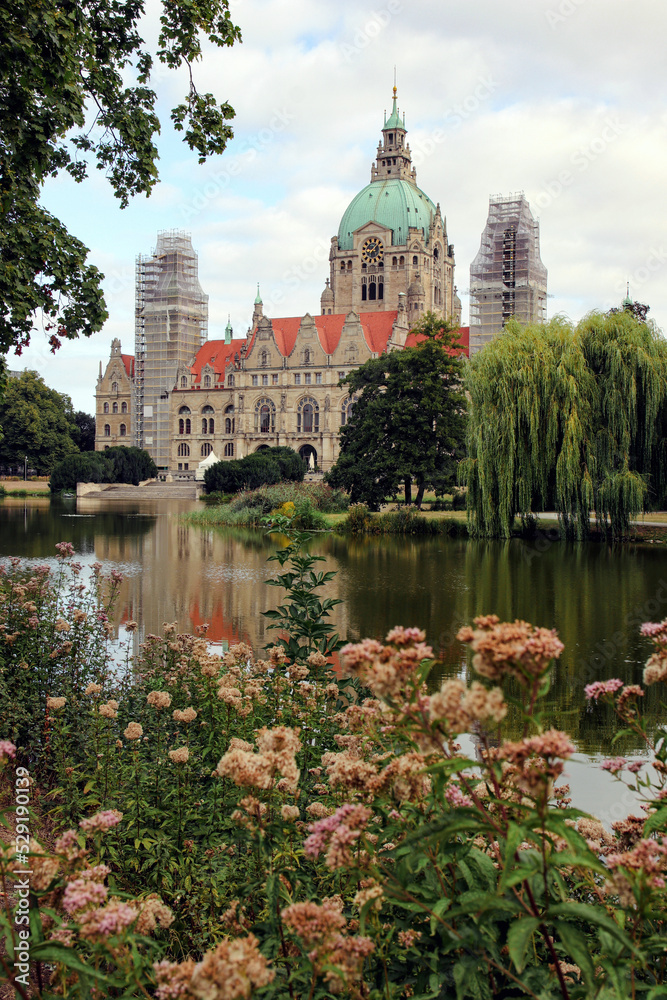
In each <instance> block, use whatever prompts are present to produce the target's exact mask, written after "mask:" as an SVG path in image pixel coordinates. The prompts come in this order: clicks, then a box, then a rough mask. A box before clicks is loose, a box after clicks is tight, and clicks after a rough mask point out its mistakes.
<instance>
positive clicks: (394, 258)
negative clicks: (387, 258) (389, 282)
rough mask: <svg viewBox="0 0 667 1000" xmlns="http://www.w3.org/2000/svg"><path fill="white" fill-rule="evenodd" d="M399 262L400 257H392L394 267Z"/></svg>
mask: <svg viewBox="0 0 667 1000" xmlns="http://www.w3.org/2000/svg"><path fill="white" fill-rule="evenodd" d="M397 264H398V257H392V258H391V265H392V267H396V265H397Z"/></svg>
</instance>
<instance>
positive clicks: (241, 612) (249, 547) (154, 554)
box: [77, 499, 348, 650]
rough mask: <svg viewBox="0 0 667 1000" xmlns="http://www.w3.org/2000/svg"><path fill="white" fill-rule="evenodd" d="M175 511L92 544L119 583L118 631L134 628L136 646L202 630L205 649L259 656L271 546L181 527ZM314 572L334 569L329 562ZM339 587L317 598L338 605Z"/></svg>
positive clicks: (271, 594) (272, 601)
mask: <svg viewBox="0 0 667 1000" xmlns="http://www.w3.org/2000/svg"><path fill="white" fill-rule="evenodd" d="M184 506H187V505H184ZM176 508H177V505H175V504H173V505H172V504H171V503H170V505H169V512H168V513H167V512H164V513H162V512H161V513H159V514H158V516H157V517H155V518H154V521H153V526H152V529H151V530H150V531H149V532H147V533H145V534H141V535H138V534H133V535H111V536H110V535H108V534H100V535H98V536H96V538H95V555H96V558H97V559H99V560H100V561H104V562H111V563H113V564H115V565H116V566H117V567H118V568H119V569H120V570H121V572H122V573H123V577H124V578H123V582H122V584H121V586H120V597H119V601H118V605H117V608H116V616H115V620H116V624H117V626H122V625H123V623H124V622H127V621H130V620H135V621H137V622H139V623H140V630H139V632H138V633H136V636H137V640H136V641H137V643H138V642H140V641H143V638H144V636H145V635H147V634H149V633H153V634H160V633H161V632H162V625H163V623H164V622H177V625H178V630H179V631H181V632H194V630H195V628H196V627H197V626H199V625H202V624H204V623H208V625H209V631H208V637H209V639H211V640H212V641H214V642H225V641H227V642H230V643H233V642H238V641H240V640H243V641H244V642H248V643H249V644H250V645H251V646H252V647H253V649H255V650H260V649H261V648H262V647H263V646H265V645H267V644H268V643H270V642H271V640H272V637H273V635H274V633H273V632H272V631H270V630H268V628H267V626H268V624H269V622H268V620H267V619H265V618H264V617H263V616H262V612H263V611H266V610H268V609H269V608H274V607H275V606H276V604H277V603H278V602H279V601H280V599H281V598H282V593H283V592H281V591H280V590H278V589H277V588H275V587H269V586H267V584H266V579H267V577H270V576H273V575H274V574H275V572H276V570H275V569H274V566H273V564H272V563H267V561H266V559H267V556H268V555H269V554H270V552H271V544H270V543H269V542H268V541H267V540H265V539H264V537H263V536H262V535H260V534H258V533H256V532H255V533H252V532H247V533H242V532H239V531H238V530H234V531H232V530H229V531H226V530H224V529H206V528H201V527H199V526H194V525H189V524H186V523H183V522H182V521H180V520H179V518H178V510H177V509H176ZM77 509H78V510H79V511H81V512H87V511H90V512H93V511H100V510H103V509H105V508H104V501H100V500H95V499H93V500H86V499H84V500H80V501H79V504H78V507H77ZM320 565H321V566H322V568H323V569H336V568H337V563H336V560H335V559H334V558H332V557H331V556H327V559H326V563H325V564H320ZM342 587H343V581H342V579H341V578H340V577H335V578H334V580H332V581H331V582H330V583H329V584H327V585H326V586H325V587H324V588H322V594H323V596H325V597H340V596H342V594H341V590H342ZM339 609H340V610H339ZM336 611H337V612H338V613H337V615H336V618H335V622H336V626H335V627H336V629H337V630H338V631H341V632H342V634H343V635H344V636H345V635H347V630H348V612H347V610H345V609H344V606H343V605H339V606H338V608H337V609H336Z"/></svg>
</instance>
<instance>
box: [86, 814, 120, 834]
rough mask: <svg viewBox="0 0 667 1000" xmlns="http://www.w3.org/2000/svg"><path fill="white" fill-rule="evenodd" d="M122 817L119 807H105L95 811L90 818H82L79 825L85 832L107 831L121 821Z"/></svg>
mask: <svg viewBox="0 0 667 1000" xmlns="http://www.w3.org/2000/svg"><path fill="white" fill-rule="evenodd" d="M122 818H123V814H122V812H118V810H117V809H105V810H103V811H102V812H98V813H95V815H94V816H89V817H88V819H82V820H81V822H80V823H79V826H80V827H81V829H82V830H83V831H84V833H88V834H96V833H106V831H107V830H110V829H111V828H112V827H114V826H116V825H117V824H118V823H120V821H121V820H122Z"/></svg>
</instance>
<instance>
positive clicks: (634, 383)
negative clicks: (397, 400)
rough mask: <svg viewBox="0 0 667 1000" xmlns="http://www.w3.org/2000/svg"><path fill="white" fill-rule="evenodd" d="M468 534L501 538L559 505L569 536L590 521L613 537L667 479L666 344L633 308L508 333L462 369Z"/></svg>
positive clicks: (581, 532) (512, 327)
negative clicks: (534, 514)
mask: <svg viewBox="0 0 667 1000" xmlns="http://www.w3.org/2000/svg"><path fill="white" fill-rule="evenodd" d="M467 389H468V393H469V398H470V420H469V423H468V438H467V447H468V457H467V459H466V460H465V461H464V462H463V463H462V466H461V472H462V481H463V482H464V483H465V484H466V485H467V487H468V517H469V521H470V527H471V531H472V533H473V534H476V535H479V536H485V537H492V538H498V537H500V538H507V537H508V536H509V534H510V531H511V528H512V524H513V521H514V518H515V517H516V516H519V517H521V518H522V519H526V518H527V517H528V516H529V515H530V514H531V513H532V512H533V511H539V510H549V509H552V510H553V509H555V510H556V511H557V512H558V517H559V520H560V522H561V525H562V528H563V530H564V533H565V535H566V536H567V537H569V538H579V539H580V538H585V537H586V535H587V534H588V531H589V529H590V521H591V516H594V517H595V520H596V522H597V524H598V526H599V527H600V528H601V529H602V530H603V531H605V532H606V533H609V534H610V535H612V536H613V537H618V536H620V535H622V534H623V533H624V532H626V531H627V528H628V524H629V522H630V520H631V519H632V518H633V517H635V516H636V515H637V514H638V513H640V512H641V511H642V510H644V509H645V508H646V505H647V504H648V502H649V500H650V499H651V498H652V497H653V498H655V497H658V496H660V497H661V496H662V495H663V493H664V490H665V483H666V474H667V456H666V454H665V445H664V440H665V429H666V427H667V422H666V417H667V341H665V340H664V339H663V338H662V336H661V334H660V333H659V331H658V330H657V329H656V328H655V327H654V326H653V325H652V324H650V323H644V322H640V321H638V320H637V319H636V318H634V317H633V316H632V315H631V314H630V313H629V312H627V311H623V312H618V313H614V314H607V315H603V314H599V313H593V314H591V315H590V316H587V317H586V318H585V319H584V320H582V321H581V323H579V325H578V326H576V327H573V326H572V325H571V324H570V323H569V322H567V321H566V320H564V319H562V318H556V319H554V320H552V321H551V322H550V323H548V324H545V325H542V324H531V325H528V326H525V327H522V326H521V325H520V324H519V323H517V322H515V321H511V322H510V323H508V324H507V327H506V328H505V331H504V333H503V334H502V335H501V336H499V337H498V338H497V339H496V340H495V341H493V342H492V343H491V344H490V345H489V346H488V347H486V348H485V349H484V350H483V351H481V352H480V353H479V354H477V355H475V356H474V357H473V358H472V359H471V361H470V364H469V365H468V370H467Z"/></svg>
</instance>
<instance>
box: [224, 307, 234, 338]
mask: <svg viewBox="0 0 667 1000" xmlns="http://www.w3.org/2000/svg"><path fill="white" fill-rule="evenodd" d="M233 335H234V331H233V330H232V320H231V317H230V315H229V313H227V326H226V327H225V343H226V344H231V342H232V337H233Z"/></svg>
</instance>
